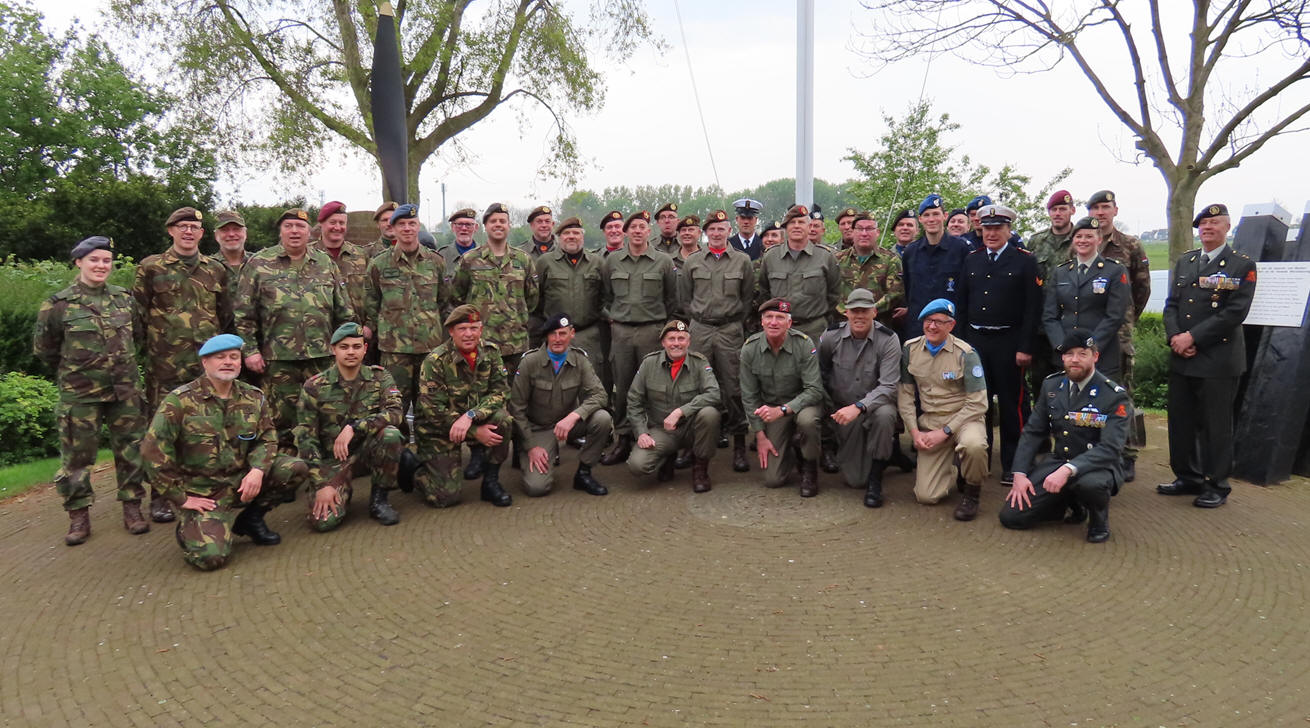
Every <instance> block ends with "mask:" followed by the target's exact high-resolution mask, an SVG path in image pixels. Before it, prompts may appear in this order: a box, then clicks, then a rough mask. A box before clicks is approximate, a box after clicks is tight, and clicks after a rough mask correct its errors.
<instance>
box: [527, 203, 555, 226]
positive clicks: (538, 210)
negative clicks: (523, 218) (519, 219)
mask: <svg viewBox="0 0 1310 728" xmlns="http://www.w3.org/2000/svg"><path fill="white" fill-rule="evenodd" d="M549 214H550V208H549V207H546V206H545V205H541V206H540V207H534V208H532V212H529V213H528V222H532V221H533V220H536V219H537V218H539V217H541V216H542V215H549Z"/></svg>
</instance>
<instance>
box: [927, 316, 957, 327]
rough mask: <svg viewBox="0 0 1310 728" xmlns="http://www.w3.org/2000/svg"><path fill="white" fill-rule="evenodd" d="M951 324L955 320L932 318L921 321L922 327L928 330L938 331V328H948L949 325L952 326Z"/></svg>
mask: <svg viewBox="0 0 1310 728" xmlns="http://www.w3.org/2000/svg"><path fill="white" fill-rule="evenodd" d="M953 323H955V319H934V318H927V319H924V320H923V326H924V328H929V329H940V328H942V327H944V326H949V325H950V324H953Z"/></svg>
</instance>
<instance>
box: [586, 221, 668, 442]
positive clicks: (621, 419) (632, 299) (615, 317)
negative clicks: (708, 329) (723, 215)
mask: <svg viewBox="0 0 1310 728" xmlns="http://www.w3.org/2000/svg"><path fill="white" fill-rule="evenodd" d="M600 280H601V290H602V293H603V300H604V312H605V314H604V315H605V316H606V317H608V318H609V319H610V321H611V324H610V366H611V368H612V371H613V374H614V393H615V402H614V410H615V411H614V415H615V417H614V420H615V425H614V429H615V431H616V433H617V434H618V435H619V436H620V437H630V436H631V435H632V424H631V423H629V422H628V400H627V398H626V397H625V396H623V393H625V392H627V391H628V388H629V387H630V386H631V385H632V378H633V377H634V376H636V373H637V367H638V365H639V364H640V363H641V360H642V357H644V356H646V355H647V354H650V353H651V352H654V351H658V350H659V349H660V329H661V328H663V326H664V324H665V323H667V322H668V320H669V319H670V318H671V317H673V316H674V315H676V314H677V311H676V309H675V307H676V305H677V303H676V302H677V300H678V279H677V273H676V272H675V271H674V269H673V260H672V259H671V258H669V256H667V255H665V254H664V253H661V252H659V251H656V250H654V249H653V248H648V249H647V250H646V252H644V253H642V254H641V255H633V254H632V253H631V252H630V250H629V249H628V247H626V246H625V247H622V248H620V249H618V250H616V251H614V252H613V253H612V254H610V255H608V256H605V258H604V260H603V261H602V262H601V279H600Z"/></svg>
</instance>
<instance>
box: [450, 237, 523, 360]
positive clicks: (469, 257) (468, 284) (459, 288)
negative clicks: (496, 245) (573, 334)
mask: <svg viewBox="0 0 1310 728" xmlns="http://www.w3.org/2000/svg"><path fill="white" fill-rule="evenodd" d="M454 279H455V287H454V299H453V300H455V301H458V302H459V303H467V304H470V305H472V306H476V307H477V309H478V311H480V312H481V313H482V320H483V322H484V323H483V333H482V336H483V338H484V339H486V340H487V341H489V342H490V343H492V344H495V345H496V346H497V347H499V349H500V351H501V353H503V354H520V353H522V352H524V351H527V350H528V315H529V314H530V313H532V311H534V310H535V309H536V308H537V299H538V297H539V295H538V289H537V268H536V266H535V265H534V264H533V261H532V259H531V258H529V257H528V254H527V253H525V252H523V251H522V250H518V249H515V248H510V249H508V250H507V251H505V255H503V256H501V257H499V258H498V257H496V256H495V255H494V254H493V253H492V252H491V248H490V247H489V246H486V245H480V246H478V247H476V248H474V249H473V250H470V251H469V252H467V253H465V254H464V255H463V256H462V257H461V258H460V259H459V265H458V266H457V267H456V269H455V276H454Z"/></svg>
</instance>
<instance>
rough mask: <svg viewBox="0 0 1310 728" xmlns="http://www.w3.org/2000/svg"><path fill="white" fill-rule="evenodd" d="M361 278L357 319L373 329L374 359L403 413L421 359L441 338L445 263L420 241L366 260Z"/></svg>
mask: <svg viewBox="0 0 1310 728" xmlns="http://www.w3.org/2000/svg"><path fill="white" fill-rule="evenodd" d="M365 279H366V284H365V294H364V308H363V311H362V312H361V318H362V319H363V322H364V325H365V326H367V327H369V328H370V329H372V330H373V336H374V338H375V340H376V341H377V348H378V351H379V352H381V354H380V363H381V364H382V366H384V367H386V369H387V372H388V373H390V374H391V378H392V379H393V380H394V381H395V384H396V388H397V389H399V390H400V396H401V400H402V407H401V411H402V412H403V411H404V410H406V409H408V408H409V407H410V406H411V405H412V404H413V403H414V400H415V398H416V397H417V396H418V370H419V367H420V366H422V364H423V358H424V357H426V356H427V355H428V353H429V352H431V351H432V350H433V349H435V348H437V346H438V345H439V344H440V343H441V341H442V339H443V338H444V336H445V328H444V326H443V324H442V321H443V315H444V313H445V309H446V308H447V305H448V303H449V300H450V285H449V282H448V278H447V275H446V262H445V260H444V259H443V258H442V257H441V256H440V255H439V254H437V253H434V252H433V251H431V250H429V249H427V248H425V247H423V246H422V245H420V246H418V250H416V251H414V252H413V253H405V252H403V251H401V249H400V248H399V247H398V246H393V247H392V248H390V249H389V250H387V251H385V252H383V253H382V254H380V255H378V256H377V257H375V258H373V260H371V261H369V264H368V274H367V276H366V277H365Z"/></svg>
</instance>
